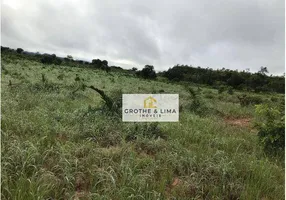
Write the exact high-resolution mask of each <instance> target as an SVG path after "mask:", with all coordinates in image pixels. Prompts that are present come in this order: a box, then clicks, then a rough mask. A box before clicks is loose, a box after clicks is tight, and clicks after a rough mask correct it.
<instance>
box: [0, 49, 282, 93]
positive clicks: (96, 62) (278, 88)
mask: <svg viewBox="0 0 286 200" xmlns="http://www.w3.org/2000/svg"><path fill="white" fill-rule="evenodd" d="M1 52H2V53H10V54H12V55H13V56H18V57H19V56H20V57H24V58H28V59H31V60H35V61H38V62H41V63H43V64H47V65H50V64H55V65H62V64H63V65H70V66H78V67H89V68H95V69H101V70H104V71H106V72H107V73H108V72H110V71H122V72H126V73H130V74H134V75H136V76H138V77H141V78H144V79H156V78H157V76H161V77H165V78H166V79H167V80H169V81H172V82H182V81H184V82H191V83H197V84H205V85H209V86H214V87H218V86H219V87H230V88H234V89H238V90H248V91H254V92H277V93H285V77H284V75H283V76H272V75H271V76H269V75H267V74H268V73H269V72H268V69H267V67H261V68H260V70H259V71H258V72H256V73H250V72H249V71H246V70H244V71H238V70H229V69H225V68H222V69H217V70H214V69H211V68H201V67H193V66H191V65H175V66H174V67H172V68H169V69H168V70H167V71H163V72H159V73H156V72H155V69H154V66H152V65H145V67H144V68H143V69H142V70H138V69H137V68H135V67H133V68H132V69H129V70H125V69H123V68H121V67H120V66H109V65H108V61H107V60H100V59H93V60H92V61H91V62H88V61H84V60H74V59H73V57H72V56H71V55H67V56H66V57H65V58H62V57H58V56H56V55H55V54H46V53H45V54H40V53H33V52H26V51H24V50H23V49H22V48H17V49H16V50H15V49H11V48H9V47H2V46H1Z"/></svg>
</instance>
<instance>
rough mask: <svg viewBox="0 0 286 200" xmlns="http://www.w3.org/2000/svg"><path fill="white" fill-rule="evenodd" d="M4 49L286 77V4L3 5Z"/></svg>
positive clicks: (52, 1)
mask: <svg viewBox="0 0 286 200" xmlns="http://www.w3.org/2000/svg"><path fill="white" fill-rule="evenodd" d="M2 3H3V4H2V14H1V17H2V20H1V24H2V30H1V32H2V38H1V40H2V46H9V47H12V48H17V47H22V48H23V49H24V50H30V51H39V52H47V53H55V54H57V55H59V56H66V55H67V54H71V55H73V57H74V58H77V59H85V60H92V59H93V58H99V59H106V60H108V61H109V64H110V65H119V66H121V67H123V68H131V67H137V68H139V69H140V68H142V67H144V65H146V64H152V65H154V67H155V69H156V70H167V69H168V68H170V67H172V66H174V65H175V64H188V65H193V66H201V67H210V68H214V69H216V68H222V67H224V68H229V69H239V70H244V69H247V68H250V70H251V71H253V72H254V71H257V70H258V69H259V68H260V66H266V67H268V69H269V71H270V73H273V74H282V73H283V72H284V71H285V68H284V67H285V61H284V59H285V58H284V56H285V53H284V51H285V50H284V44H285V42H284V40H285V33H284V30H285V29H284V26H285V23H284V20H285V17H284V7H285V2H284V0H271V1H270V0H215V1H212V0H156V1H155V0H152V1H151V0H104V1H103V0H41V1H40V0H3V2H2Z"/></svg>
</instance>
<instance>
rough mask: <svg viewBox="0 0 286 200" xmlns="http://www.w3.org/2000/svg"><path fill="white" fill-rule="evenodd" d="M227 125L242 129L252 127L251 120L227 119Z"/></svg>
mask: <svg viewBox="0 0 286 200" xmlns="http://www.w3.org/2000/svg"><path fill="white" fill-rule="evenodd" d="M224 121H225V123H227V124H230V125H233V126H240V127H251V118H238V119H234V118H226V119H224Z"/></svg>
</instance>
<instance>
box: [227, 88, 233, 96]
mask: <svg viewBox="0 0 286 200" xmlns="http://www.w3.org/2000/svg"><path fill="white" fill-rule="evenodd" d="M227 93H228V94H230V95H233V89H232V87H229V88H228V90H227Z"/></svg>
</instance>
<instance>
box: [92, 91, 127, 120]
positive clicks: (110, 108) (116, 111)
mask: <svg viewBox="0 0 286 200" xmlns="http://www.w3.org/2000/svg"><path fill="white" fill-rule="evenodd" d="M88 88H90V89H92V90H94V91H96V92H97V93H98V94H100V96H101V98H102V100H103V106H102V108H101V110H102V111H103V112H105V113H106V114H107V115H111V116H118V117H119V116H120V114H121V109H122V91H121V90H116V91H113V92H112V93H111V95H106V94H105V92H104V91H103V90H100V89H98V88H95V87H94V86H89V87H88Z"/></svg>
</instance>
